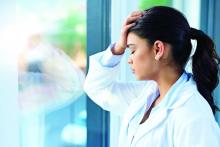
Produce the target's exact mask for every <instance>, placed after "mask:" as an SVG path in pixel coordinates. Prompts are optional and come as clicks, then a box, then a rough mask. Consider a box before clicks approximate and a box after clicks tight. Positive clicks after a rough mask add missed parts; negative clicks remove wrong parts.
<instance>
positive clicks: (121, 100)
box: [84, 48, 148, 115]
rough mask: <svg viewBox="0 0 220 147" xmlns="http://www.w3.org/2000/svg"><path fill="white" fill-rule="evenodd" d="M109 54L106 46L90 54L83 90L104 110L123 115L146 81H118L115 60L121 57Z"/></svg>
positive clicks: (117, 67)
mask: <svg viewBox="0 0 220 147" xmlns="http://www.w3.org/2000/svg"><path fill="white" fill-rule="evenodd" d="M109 54H110V51H109V48H108V49H107V50H105V51H103V52H100V53H97V54H95V55H92V56H90V58H89V71H88V74H87V77H86V80H85V84H84V90H85V92H86V93H87V95H88V96H89V97H90V98H91V99H92V100H93V101H94V102H95V103H96V104H98V105H99V106H100V107H102V108H103V109H104V110H107V111H110V112H113V113H115V114H118V115H123V113H124V112H125V111H126V110H127V108H128V106H129V104H130V103H131V101H132V100H133V99H134V98H137V97H138V95H139V94H140V92H141V91H142V90H143V88H144V87H145V86H146V84H147V83H148V82H146V81H144V82H143V81H142V82H141V81H140V82H130V83H127V82H126V83H123V82H118V81H117V80H116V78H117V75H118V73H119V70H120V64H119V63H117V62H120V58H121V57H119V56H118V57H113V56H114V55H109ZM103 58H105V59H103ZM107 58H108V59H107ZM113 58H115V59H113ZM116 58H117V59H116ZM117 60H118V61H117ZM108 62H109V63H108Z"/></svg>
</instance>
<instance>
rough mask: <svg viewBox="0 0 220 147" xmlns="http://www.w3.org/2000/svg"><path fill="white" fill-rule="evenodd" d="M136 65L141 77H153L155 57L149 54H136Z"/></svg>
mask: <svg viewBox="0 0 220 147" xmlns="http://www.w3.org/2000/svg"><path fill="white" fill-rule="evenodd" d="M135 61H136V62H135V66H136V67H137V70H138V71H137V74H138V76H140V77H139V78H140V79H151V78H152V76H153V75H154V74H155V71H156V67H155V63H154V59H153V58H152V56H151V55H149V54H143V53H142V54H137V56H135Z"/></svg>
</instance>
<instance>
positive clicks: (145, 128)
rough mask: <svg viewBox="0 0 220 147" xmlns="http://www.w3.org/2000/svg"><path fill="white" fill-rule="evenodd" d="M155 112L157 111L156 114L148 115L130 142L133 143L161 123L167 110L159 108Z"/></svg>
mask: <svg viewBox="0 0 220 147" xmlns="http://www.w3.org/2000/svg"><path fill="white" fill-rule="evenodd" d="M156 113H157V114H156V115H154V116H152V117H149V118H148V120H147V121H146V122H145V123H143V124H142V125H141V126H140V128H139V130H138V132H137V133H136V135H135V137H134V140H133V143H132V144H134V145H135V144H136V142H137V141H138V140H139V139H141V138H142V137H143V136H145V135H146V134H148V133H149V132H150V131H151V130H152V129H154V128H155V127H157V126H158V125H160V124H161V123H163V122H164V121H165V119H166V118H167V115H168V110H167V109H160V110H158V112H156Z"/></svg>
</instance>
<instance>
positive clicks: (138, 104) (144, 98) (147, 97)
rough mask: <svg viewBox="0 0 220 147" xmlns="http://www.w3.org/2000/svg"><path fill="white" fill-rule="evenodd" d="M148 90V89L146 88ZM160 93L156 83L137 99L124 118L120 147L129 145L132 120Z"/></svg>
mask: <svg viewBox="0 0 220 147" xmlns="http://www.w3.org/2000/svg"><path fill="white" fill-rule="evenodd" d="M144 89H146V88H144ZM157 91H158V88H157V86H156V85H155V83H152V85H150V86H149V85H148V88H147V92H146V91H143V92H142V93H141V94H140V96H139V98H137V99H136V100H135V101H134V102H133V103H132V104H131V105H130V107H129V109H128V112H127V113H126V115H125V116H124V119H123V121H122V124H121V130H120V135H119V140H120V142H119V147H124V146H125V144H128V143H129V142H128V137H129V136H128V125H129V122H130V121H131V119H132V118H133V117H134V116H135V114H136V113H137V112H138V111H139V110H140V109H141V108H143V106H144V105H145V104H146V103H148V101H153V97H155V94H156V92H157Z"/></svg>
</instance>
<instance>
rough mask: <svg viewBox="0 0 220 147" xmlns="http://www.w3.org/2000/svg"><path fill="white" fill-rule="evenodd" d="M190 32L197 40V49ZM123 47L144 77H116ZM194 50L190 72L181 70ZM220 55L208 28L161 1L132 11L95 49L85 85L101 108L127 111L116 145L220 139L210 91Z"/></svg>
mask: <svg viewBox="0 0 220 147" xmlns="http://www.w3.org/2000/svg"><path fill="white" fill-rule="evenodd" d="M191 39H194V40H196V41H197V47H196V50H195V53H194V54H193V51H192V45H191ZM126 47H128V48H130V50H131V55H130V56H129V59H128V63H129V64H130V66H131V68H132V71H133V73H134V74H135V76H136V78H137V79H138V80H140V81H141V82H136V83H120V82H117V81H116V74H117V73H118V72H119V66H120V64H119V62H120V59H121V57H122V55H123V53H124V51H125V49H126ZM191 54H193V55H192V72H193V74H189V73H187V72H186V71H185V70H184V69H185V65H186V63H187V61H188V60H189V58H190V56H191ZM219 61H220V59H219V57H218V55H217V54H216V51H215V50H214V43H213V41H212V40H211V39H210V38H209V37H208V36H207V35H206V34H204V33H203V32H202V31H200V30H197V29H194V28H191V27H190V26H189V24H188V22H187V20H186V18H185V17H184V16H183V15H182V14H181V13H180V12H178V11H177V10H175V9H173V8H169V7H164V6H157V7H153V8H150V9H148V10H145V11H144V12H133V13H132V14H131V16H129V17H128V18H127V20H126V21H125V23H124V25H123V27H122V31H121V35H120V39H119V41H118V42H117V43H116V44H113V45H111V46H110V47H109V48H108V49H107V50H106V51H104V52H101V53H98V54H95V55H93V56H91V57H90V69H89V72H88V75H87V78H86V82H85V91H86V93H87V94H88V95H89V97H90V98H91V99H92V100H93V101H94V102H95V103H97V104H98V105H99V106H101V107H102V108H103V109H105V110H108V111H110V112H114V113H117V114H119V115H122V116H123V121H122V126H121V130H120V137H119V147H127V146H132V147H220V129H219V127H218V124H217V123H216V121H215V118H214V115H213V113H214V109H215V105H214V102H213V96H212V92H213V90H214V89H215V87H216V86H217V84H218V65H219Z"/></svg>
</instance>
